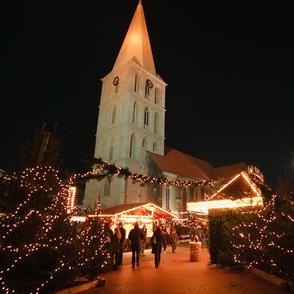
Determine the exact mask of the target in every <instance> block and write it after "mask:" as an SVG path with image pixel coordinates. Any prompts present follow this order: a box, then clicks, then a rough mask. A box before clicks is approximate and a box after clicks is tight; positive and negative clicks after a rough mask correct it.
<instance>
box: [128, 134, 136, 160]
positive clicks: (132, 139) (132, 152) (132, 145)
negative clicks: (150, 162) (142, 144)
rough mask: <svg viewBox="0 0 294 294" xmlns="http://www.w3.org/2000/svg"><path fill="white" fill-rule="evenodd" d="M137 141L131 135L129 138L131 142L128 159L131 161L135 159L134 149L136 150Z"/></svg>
mask: <svg viewBox="0 0 294 294" xmlns="http://www.w3.org/2000/svg"><path fill="white" fill-rule="evenodd" d="M136 145H137V140H136V137H135V134H133V135H132V136H131V141H130V154H129V156H130V158H132V159H136V149H137V146H136Z"/></svg>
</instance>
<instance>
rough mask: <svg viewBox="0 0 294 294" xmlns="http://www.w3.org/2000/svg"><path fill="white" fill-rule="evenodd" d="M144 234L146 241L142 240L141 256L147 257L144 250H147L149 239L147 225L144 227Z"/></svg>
mask: <svg viewBox="0 0 294 294" xmlns="http://www.w3.org/2000/svg"><path fill="white" fill-rule="evenodd" d="M142 232H143V235H144V239H143V240H142V243H141V254H140V255H141V256H145V253H144V250H145V246H146V238H147V228H146V224H144V225H143V228H142Z"/></svg>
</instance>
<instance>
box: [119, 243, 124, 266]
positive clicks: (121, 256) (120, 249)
mask: <svg viewBox="0 0 294 294" xmlns="http://www.w3.org/2000/svg"><path fill="white" fill-rule="evenodd" d="M122 261H123V246H122V245H120V247H119V259H118V266H122Z"/></svg>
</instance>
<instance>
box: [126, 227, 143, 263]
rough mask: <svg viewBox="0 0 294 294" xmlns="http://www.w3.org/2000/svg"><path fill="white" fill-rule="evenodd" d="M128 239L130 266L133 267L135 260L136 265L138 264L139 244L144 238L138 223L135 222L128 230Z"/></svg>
mask: <svg viewBox="0 0 294 294" xmlns="http://www.w3.org/2000/svg"><path fill="white" fill-rule="evenodd" d="M128 239H129V240H130V241H131V249H132V268H134V267H135V262H136V263H137V266H139V260H140V246H141V242H142V240H144V234H143V232H142V230H141V229H140V228H139V225H138V223H135V225H134V228H133V229H131V230H130V232H129V237H128Z"/></svg>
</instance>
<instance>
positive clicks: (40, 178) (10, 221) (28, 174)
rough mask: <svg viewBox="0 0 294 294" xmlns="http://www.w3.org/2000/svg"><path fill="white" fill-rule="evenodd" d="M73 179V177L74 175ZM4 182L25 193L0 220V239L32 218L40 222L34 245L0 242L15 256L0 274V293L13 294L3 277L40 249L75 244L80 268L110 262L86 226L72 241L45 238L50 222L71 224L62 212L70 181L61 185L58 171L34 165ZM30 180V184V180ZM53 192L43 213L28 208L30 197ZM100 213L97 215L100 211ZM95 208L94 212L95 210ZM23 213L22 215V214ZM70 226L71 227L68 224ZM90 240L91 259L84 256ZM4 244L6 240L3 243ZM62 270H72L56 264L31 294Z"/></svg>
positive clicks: (100, 238) (101, 241) (102, 243)
mask: <svg viewBox="0 0 294 294" xmlns="http://www.w3.org/2000/svg"><path fill="white" fill-rule="evenodd" d="M75 177H76V176H75ZM48 178H50V179H53V180H54V182H55V184H56V187H55V189H53V188H52V187H50V186H49V184H48V183H50V181H49V180H48ZM4 180H5V181H6V182H16V181H19V185H20V187H21V188H22V189H24V191H25V193H27V194H26V195H27V197H26V199H25V200H24V201H23V202H22V203H20V204H19V205H18V206H17V207H16V208H15V210H14V212H12V213H10V214H7V215H6V216H4V217H1V226H0V227H1V229H2V231H3V232H2V231H1V235H0V238H1V239H2V240H3V242H4V241H5V240H7V239H8V237H9V236H10V235H11V234H12V233H13V232H14V230H17V229H18V228H19V227H21V226H23V225H24V224H25V223H27V222H28V221H29V220H30V219H31V218H32V217H37V218H38V219H39V221H40V225H39V227H38V230H37V233H36V242H34V243H29V244H24V245H23V246H20V247H19V246H18V247H17V246H13V245H11V244H9V243H8V244H6V245H4V244H5V243H3V242H1V243H2V244H1V245H0V250H1V251H2V252H7V253H12V254H15V255H16V257H15V259H14V260H12V261H11V262H10V264H9V265H8V266H7V267H6V268H4V269H1V271H0V285H1V290H2V291H3V293H16V289H13V287H12V286H11V285H8V282H7V280H6V274H7V273H9V272H12V271H13V270H14V269H16V267H17V266H18V265H19V264H21V263H23V262H25V260H26V259H27V258H28V257H30V256H31V255H32V254H34V253H36V252H37V251H39V250H40V249H44V248H50V250H55V251H58V250H59V249H60V248H63V247H64V246H65V245H72V244H74V245H76V246H78V247H79V252H78V254H77V255H78V260H79V261H78V262H77V266H79V267H83V266H85V265H86V264H87V262H89V261H90V260H92V261H93V260H95V258H96V257H97V256H99V255H102V256H105V261H104V262H103V263H102V264H101V267H102V268H103V267H105V266H106V265H107V264H108V263H109V261H110V254H109V253H108V252H106V251H105V244H106V241H105V240H106V237H105V235H104V234H103V233H102V234H100V236H96V235H95V233H96V232H93V231H91V230H90V226H88V227H86V228H85V229H84V230H82V231H81V232H80V234H77V235H75V237H74V238H68V239H66V240H64V239H63V238H62V237H55V238H49V239H48V237H47V236H48V233H49V232H50V231H52V230H53V227H54V223H55V222H56V221H57V220H59V219H62V220H63V221H64V222H67V223H68V224H71V220H70V216H69V215H68V214H67V213H66V206H67V200H68V199H67V197H68V191H69V189H70V187H71V185H72V183H73V178H70V180H69V181H68V183H64V182H62V181H61V180H60V178H59V177H58V171H57V170H56V169H53V168H51V167H46V166H37V167H35V168H32V169H28V168H27V169H25V170H24V171H23V172H21V173H20V175H17V174H16V173H13V174H12V175H11V176H8V175H6V176H5V178H4ZM31 180H32V181H31ZM53 190H56V193H54V197H53V199H52V202H51V204H50V205H49V206H47V207H45V208H44V209H43V210H37V209H32V208H31V207H30V205H31V204H32V202H33V201H34V200H35V199H34V198H35V197H37V196H38V195H39V193H40V192H41V191H42V192H45V193H50V194H51V193H53ZM99 209H100V212H99V213H101V208H99ZM99 209H98V210H99ZM26 210H28V211H27V213H25V214H24V215H23V212H24V211H26ZM97 219H98V218H93V219H91V220H90V221H91V222H95V221H97ZM104 225H105V221H103V222H102V232H103V228H104ZM72 226H73V227H74V226H75V224H72ZM93 240H94V241H95V240H98V243H99V244H100V245H99V246H98V248H96V249H95V250H94V251H93V252H91V256H89V257H85V254H86V253H87V247H88V246H90V244H91V242H93ZM6 242H8V241H6ZM63 269H66V270H74V269H75V268H74V265H72V264H69V263H67V262H65V261H64V260H63V259H61V260H60V261H59V265H58V266H57V267H56V268H55V269H54V270H53V271H52V272H51V274H50V276H49V277H48V278H47V279H46V280H44V281H43V282H40V285H39V286H37V287H36V289H34V290H33V291H32V293H40V291H41V290H42V289H43V288H44V287H45V286H46V285H48V283H49V282H50V281H51V280H54V277H55V276H56V275H57V274H58V273H59V272H60V271H61V270H63Z"/></svg>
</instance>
